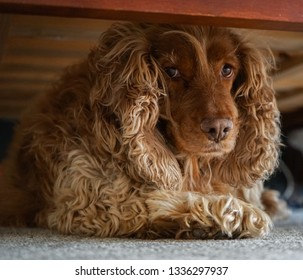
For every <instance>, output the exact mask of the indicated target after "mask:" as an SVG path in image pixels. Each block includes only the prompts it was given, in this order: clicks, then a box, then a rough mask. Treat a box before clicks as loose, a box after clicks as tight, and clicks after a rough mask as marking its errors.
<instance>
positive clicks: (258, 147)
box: [219, 41, 280, 187]
mask: <svg viewBox="0 0 303 280" xmlns="http://www.w3.org/2000/svg"><path fill="white" fill-rule="evenodd" d="M237 53H238V56H239V59H240V63H241V69H240V73H239V76H238V77H237V79H236V81H235V85H234V94H235V102H236V104H237V106H238V110H239V116H240V131H239V135H238V138H237V143H236V147H235V150H234V151H233V152H232V153H231V154H230V155H229V157H228V158H227V160H226V161H225V162H224V163H223V164H222V165H221V166H220V167H219V168H220V175H221V178H222V180H223V181H224V182H228V183H229V184H231V185H234V186H238V187H252V186H254V185H255V184H256V182H257V181H260V180H264V179H266V178H268V176H269V175H271V174H272V172H273V171H274V169H275V168H276V167H277V162H278V157H279V147H280V119H279V118H280V114H279V111H278V109H277V104H276V100H275V96H274V90H273V87H272V82H271V79H270V77H269V72H270V70H272V66H273V65H272V64H273V61H274V60H273V57H272V55H271V53H270V52H269V51H266V50H265V49H257V48H255V47H253V46H251V45H250V44H249V43H247V42H243V41H242V42H241V41H240V43H239V46H238V50H237Z"/></svg>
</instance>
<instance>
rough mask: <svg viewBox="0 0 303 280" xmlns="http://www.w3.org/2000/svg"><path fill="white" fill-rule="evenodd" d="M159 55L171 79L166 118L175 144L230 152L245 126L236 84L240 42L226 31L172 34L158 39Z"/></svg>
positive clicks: (207, 152)
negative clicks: (235, 100) (208, 34)
mask: <svg viewBox="0 0 303 280" xmlns="http://www.w3.org/2000/svg"><path fill="white" fill-rule="evenodd" d="M222 35H226V36H225V37H224V36H222ZM205 36H206V35H205ZM153 56H154V57H155V59H156V60H157V62H158V64H159V66H160V68H161V69H162V71H163V76H164V78H165V81H166V86H165V87H166V90H167V96H166V97H165V98H164V100H162V102H160V118H161V119H162V120H165V128H164V129H165V134H166V137H167V138H169V139H170V140H169V141H170V142H171V144H172V145H173V146H174V147H175V148H176V149H177V150H178V151H180V152H184V153H186V154H196V155H200V156H205V157H210V158H211V157H221V156H223V155H225V154H227V153H229V152H230V151H231V150H232V149H233V148H234V146H235V143H236V138H237V135H238V130H239V120H238V110H237V107H236V104H235V102H234V96H233V85H234V82H235V80H236V78H237V75H238V72H239V70H240V62H239V59H238V57H237V46H235V43H234V40H233V39H232V38H231V37H229V36H227V34H224V33H223V34H217V36H216V34H212V35H211V36H208V37H207V36H206V37H204V38H203V36H202V35H201V37H200V38H197V37H194V36H192V35H189V34H188V33H185V32H178V31H173V32H167V33H164V34H163V35H161V36H160V37H158V40H156V42H155V43H154V46H153Z"/></svg>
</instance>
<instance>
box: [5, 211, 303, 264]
mask: <svg viewBox="0 0 303 280" xmlns="http://www.w3.org/2000/svg"><path fill="white" fill-rule="evenodd" d="M0 259H2V260H57V259H61V260H98V259H103V260H121V259H130V260H142V259H154V260H161V259H162V260H183V259H184V260H194V259H202V260H240V259H243V260H263V259H267V260H284V259H285V260H286V259H287V260H302V259H303V210H300V211H299V210H296V211H294V212H293V214H292V216H291V217H290V218H289V219H287V220H285V221H283V222H279V223H277V224H276V225H275V228H274V230H273V231H272V232H271V233H270V234H269V235H268V236H266V237H263V238H256V239H241V240H171V239H160V240H138V239H118V238H106V239H100V238H91V237H81V236H66V235H60V234H58V233H54V232H52V231H50V230H45V229H37V228H35V229H32V228H31V229H29V228H4V227H2V228H0Z"/></svg>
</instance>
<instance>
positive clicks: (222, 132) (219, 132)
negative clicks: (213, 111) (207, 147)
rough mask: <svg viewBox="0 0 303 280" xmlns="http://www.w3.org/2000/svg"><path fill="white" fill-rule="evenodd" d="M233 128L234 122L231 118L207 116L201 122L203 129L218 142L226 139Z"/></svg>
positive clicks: (210, 137)
mask: <svg viewBox="0 0 303 280" xmlns="http://www.w3.org/2000/svg"><path fill="white" fill-rule="evenodd" d="M232 128H233V122H232V121H231V120H229V119H221V118H207V119H204V120H203V121H202V123H201V129H202V131H203V132H204V133H205V134H206V135H207V137H208V139H209V140H212V141H214V142H216V143H219V142H220V141H222V140H223V139H225V138H226V137H227V135H228V133H229V132H230V130H231V129H232Z"/></svg>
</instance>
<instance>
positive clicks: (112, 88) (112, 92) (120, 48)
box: [90, 24, 182, 189]
mask: <svg viewBox="0 0 303 280" xmlns="http://www.w3.org/2000/svg"><path fill="white" fill-rule="evenodd" d="M144 28H146V29H148V26H147V25H146V26H144V25H141V26H140V28H139V26H137V25H134V24H117V25H114V26H113V27H112V28H111V29H109V30H108V31H106V32H104V34H103V35H102V37H101V38H100V44H99V45H98V47H97V48H96V49H94V50H93V52H92V53H91V55H90V66H91V67H93V68H94V72H96V71H97V73H98V75H99V77H100V78H97V79H96V85H95V89H96V90H95V91H92V93H91V101H92V102H93V103H95V105H98V103H99V102H101V103H102V104H100V105H102V106H108V109H109V110H110V111H111V112H112V114H114V115H115V116H116V118H117V121H118V123H119V124H121V127H120V128H119V131H120V132H121V133H122V136H121V145H122V146H123V147H124V148H125V149H126V150H127V155H128V163H129V165H128V166H127V171H128V173H129V175H131V177H133V178H135V179H136V180H138V179H139V180H143V181H150V182H153V183H155V184H156V185H157V186H158V187H162V188H165V189H179V188H181V184H180V182H181V181H182V180H181V176H182V175H181V171H180V168H179V165H178V163H177V161H176V160H175V158H174V156H173V155H172V154H171V152H170V151H169V150H168V149H166V147H164V142H163V139H162V137H161V136H160V134H159V133H158V132H157V131H156V124H157V121H158V119H159V108H158V99H159V98H160V97H161V96H163V95H165V89H164V88H160V85H161V84H164V82H162V83H161V80H163V78H162V74H161V71H160V69H159V68H158V65H157V63H156V62H155V61H154V60H153V58H152V57H151V55H150V48H151V46H150V40H148V38H147V35H148V31H146V30H144ZM143 30H144V31H145V32H143ZM160 159H161V160H160ZM138 176H140V177H141V178H138Z"/></svg>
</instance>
